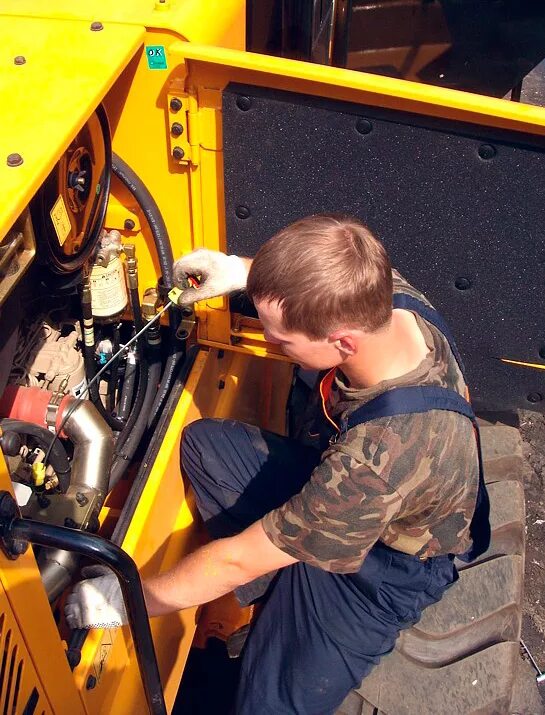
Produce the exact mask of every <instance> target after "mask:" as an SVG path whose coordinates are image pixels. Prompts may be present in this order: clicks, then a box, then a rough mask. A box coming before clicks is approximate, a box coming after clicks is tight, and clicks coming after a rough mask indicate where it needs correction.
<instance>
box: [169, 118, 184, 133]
mask: <svg viewBox="0 0 545 715" xmlns="http://www.w3.org/2000/svg"><path fill="white" fill-rule="evenodd" d="M170 131H171V132H172V136H173V137H179V136H180V134H183V133H184V128H183V127H182V125H181V124H180V122H174V124H173V125H172V126H171V127H170Z"/></svg>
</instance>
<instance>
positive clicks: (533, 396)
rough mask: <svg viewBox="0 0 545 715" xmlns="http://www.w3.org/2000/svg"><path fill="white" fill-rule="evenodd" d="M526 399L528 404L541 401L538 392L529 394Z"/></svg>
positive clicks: (541, 397)
mask: <svg viewBox="0 0 545 715" xmlns="http://www.w3.org/2000/svg"><path fill="white" fill-rule="evenodd" d="M526 399H527V400H528V402H533V403H535V402H541V400H542V399H543V395H542V394H541V393H540V392H530V394H529V395H528V397H527V398H526Z"/></svg>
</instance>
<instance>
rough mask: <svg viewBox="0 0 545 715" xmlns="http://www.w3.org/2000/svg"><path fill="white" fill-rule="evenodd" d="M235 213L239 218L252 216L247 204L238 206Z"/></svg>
mask: <svg viewBox="0 0 545 715" xmlns="http://www.w3.org/2000/svg"><path fill="white" fill-rule="evenodd" d="M235 214H236V216H237V218H241V219H246V218H250V215H251V212H250V209H249V208H248V207H247V206H237V207H236V209H235Z"/></svg>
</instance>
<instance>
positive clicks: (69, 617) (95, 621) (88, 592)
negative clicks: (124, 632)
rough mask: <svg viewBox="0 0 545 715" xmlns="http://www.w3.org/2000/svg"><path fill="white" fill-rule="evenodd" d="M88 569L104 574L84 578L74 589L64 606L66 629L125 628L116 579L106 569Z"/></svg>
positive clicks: (125, 613) (125, 615)
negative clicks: (67, 626) (68, 627)
mask: <svg viewBox="0 0 545 715" xmlns="http://www.w3.org/2000/svg"><path fill="white" fill-rule="evenodd" d="M90 568H91V569H94V572H95V573H96V572H97V571H101V572H102V573H104V575H103V576H96V577H95V578H88V579H85V580H84V581H80V582H79V583H77V584H76V585H75V586H74V590H73V591H72V593H71V594H70V595H69V596H68V598H67V599H66V605H65V607H64V615H65V616H66V621H67V623H68V625H69V626H70V628H87V629H88V628H118V627H119V626H124V625H126V623H127V612H126V611H125V605H124V603H123V596H122V594H121V586H120V585H119V581H118V580H117V576H116V575H115V574H114V573H113V572H112V571H110V570H109V569H108V570H106V569H101V568H100V567H98V568H95V567H90ZM84 573H85V569H84Z"/></svg>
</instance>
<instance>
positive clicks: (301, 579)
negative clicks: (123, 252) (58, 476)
mask: <svg viewBox="0 0 545 715" xmlns="http://www.w3.org/2000/svg"><path fill="white" fill-rule="evenodd" d="M248 269H249V274H248V276H247V272H248ZM176 272H177V274H178V276H181V275H182V274H200V275H201V276H202V279H203V282H202V285H201V287H200V288H198V289H190V290H188V291H187V292H186V293H185V294H184V300H187V301H188V302H189V301H194V300H200V299H203V298H208V297H211V296H213V295H220V294H225V293H228V292H230V291H233V290H236V289H241V288H244V287H245V284H246V278H247V292H248V296H249V297H250V298H251V299H252V300H253V302H254V304H255V307H256V309H257V312H258V314H259V317H260V319H261V321H262V323H263V327H264V330H265V337H266V338H267V339H268V340H269V341H270V342H273V343H277V344H279V345H280V346H281V349H282V351H283V352H284V353H285V354H286V355H288V356H289V357H291V358H292V359H293V361H294V362H296V363H298V364H300V365H302V366H303V367H305V368H309V369H313V370H326V369H329V370H330V372H329V373H328V375H327V376H326V377H325V378H324V380H323V381H322V384H321V394H322V401H323V406H324V410H325V414H324V416H323V419H322V420H317V430H316V431H317V432H319V433H320V435H321V438H322V439H321V445H320V447H319V448H317V447H312V446H309V445H303V444H301V443H299V442H296V441H294V440H291V439H288V438H286V437H280V436H278V435H273V434H271V433H267V432H264V431H262V430H260V429H258V428H257V427H253V426H249V425H246V424H243V423H239V422H236V421H233V420H215V419H205V420H200V421H198V422H195V423H193V424H191V425H190V426H189V427H188V428H186V430H185V433H184V437H183V441H182V464H183V469H184V472H185V473H186V475H187V477H188V478H189V480H190V482H191V484H192V485H193V488H194V490H195V493H196V496H197V504H198V507H199V510H200V512H201V514H202V516H203V518H204V520H205V523H206V525H207V527H208V529H209V531H210V534H211V535H212V536H213V537H214V538H215V540H214V541H212V542H211V543H210V544H208V545H206V546H204V547H202V548H200V549H198V550H197V551H196V552H194V553H193V554H191V555H189V556H188V557H186V558H185V559H183V560H182V561H181V562H180V563H179V564H178V565H177V566H176V567H175V568H174V569H172V570H171V571H170V572H168V573H165V574H162V575H160V576H158V577H156V578H153V579H150V580H148V581H146V582H145V583H144V593H145V597H146V603H147V606H148V611H149V614H150V616H154V615H160V614H164V613H168V612H171V611H174V610H178V609H182V608H187V607H189V606H193V605H196V604H201V603H205V602H208V601H210V600H212V599H214V598H217V597H219V596H221V595H222V594H225V593H227V592H228V591H230V590H233V589H236V592H237V595H238V596H239V598H240V599H241V600H246V602H247V601H248V599H251V598H255V597H257V596H258V595H262V594H263V591H264V589H265V588H267V584H265V585H263V580H261V581H257V582H255V583H250V582H253V581H254V580H255V579H257V578H258V577H260V576H263V575H264V574H270V573H271V572H273V573H274V572H275V571H276V570H278V569H280V571H279V573H278V574H277V575H276V576H275V577H274V578H273V579H272V581H270V584H268V588H267V591H266V594H265V598H264V605H263V608H262V611H261V612H260V614H259V617H258V618H257V620H256V622H255V623H254V624H253V626H252V629H251V631H250V634H249V637H248V640H247V643H246V645H245V648H244V651H243V661H242V672H241V680H240V684H239V690H238V698H237V706H236V713H238V714H243V715H255V714H256V713H271V714H272V715H281V714H286V715H287V714H288V713H289V714H292V713H297V714H301V715H322V714H326V713H333V712H334V711H335V710H336V708H337V707H338V705H339V704H340V703H341V702H342V700H343V698H344V697H345V695H346V694H347V693H348V691H349V690H350V689H351V688H352V687H354V686H357V685H358V684H359V683H360V681H361V679H362V677H364V676H365V675H366V674H367V673H368V672H369V671H370V670H371V668H372V667H373V665H374V664H376V663H377V662H378V660H379V658H380V657H381V656H382V655H384V654H386V653H388V652H389V651H391V650H392V648H393V647H394V644H395V641H396V638H397V636H398V634H399V631H400V629H403V628H407V627H409V626H410V625H412V624H414V623H415V622H416V621H417V620H418V619H419V618H420V615H421V612H422V609H423V608H425V607H426V606H428V605H429V604H431V603H434V602H436V601H438V600H439V599H440V598H441V596H442V594H443V592H444V591H445V590H446V589H447V588H448V587H449V586H450V585H451V584H452V583H453V582H454V581H455V580H456V579H457V573H456V568H455V566H454V564H453V558H454V557H453V554H458V555H462V554H463V555H464V558H466V559H467V560H469V559H471V558H474V557H475V556H476V555H478V554H480V553H482V552H483V551H484V550H485V549H486V548H487V546H488V542H489V534H490V531H489V525H488V500H487V496H486V491H485V489H484V483H483V480H482V474H480V460H479V455H478V441H477V440H476V438H475V433H474V427H473V425H472V416H473V415H472V412H471V408H470V407H469V405H468V403H467V402H466V400H465V395H466V386H465V383H464V379H463V376H462V372H461V363H460V358H459V356H458V354H457V351H456V348H455V346H454V343H453V342H452V339H451V338H450V336H449V334H448V329H447V327H446V326H445V325H444V323H443V322H442V320H441V318H440V317H439V316H438V314H437V313H436V312H435V311H434V310H433V308H431V306H430V305H429V303H427V302H426V300H425V298H424V297H423V296H422V295H421V294H420V293H418V292H417V291H415V290H414V289H413V288H411V286H409V285H408V284H407V283H406V282H405V281H404V280H403V279H402V278H401V277H400V276H399V275H397V274H395V273H394V274H393V276H392V270H391V266H390V262H389V260H388V257H387V255H386V252H385V250H384V248H383V246H382V244H381V243H380V242H379V241H377V240H376V239H375V238H374V237H373V236H372V234H371V233H370V231H369V230H368V229H367V228H365V227H364V226H363V225H362V224H360V223H359V222H358V221H356V220H354V219H350V218H342V217H337V216H313V217H309V218H306V219H303V220H301V221H298V222H296V223H294V224H292V225H291V226H288V227H287V228H285V229H284V230H282V231H281V232H280V233H279V234H277V235H276V236H275V237H274V238H272V239H271V240H270V241H268V242H267V243H266V244H265V245H264V246H263V247H262V248H261V249H260V251H259V252H258V254H257V256H256V257H255V259H254V260H253V262H250V261H249V259H240V258H238V257H236V256H225V255H224V254H221V253H217V252H213V251H207V250H200V251H196V252H194V253H192V254H189V255H188V256H185V257H184V258H182V259H180V261H178V262H177V264H176ZM392 293H393V300H392ZM392 306H393V309H392ZM318 423H319V424H318ZM324 437H326V438H329V439H326V440H325V441H324ZM476 504H477V508H476ZM269 580H270V579H269ZM265 581H267V579H265ZM243 584H248V585H247V586H244V587H243V588H237V587H239V586H241V585H243ZM259 587H261V588H259ZM67 616H68V620H69V623H70V624H71V625H72V626H73V627H85V628H89V627H93V626H99V625H101V624H112V623H114V624H119V623H122V622H124V619H125V614H124V609H123V605H122V599H121V594H120V589H119V586H118V584H117V579H116V577H115V576H114V575H113V574H108V575H106V576H101V577H99V578H97V579H92V580H89V581H84V582H82V583H80V584H78V585H77V586H76V588H75V590H74V594H73V595H72V596H71V597H70V602H69V604H68V606H67Z"/></svg>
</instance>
